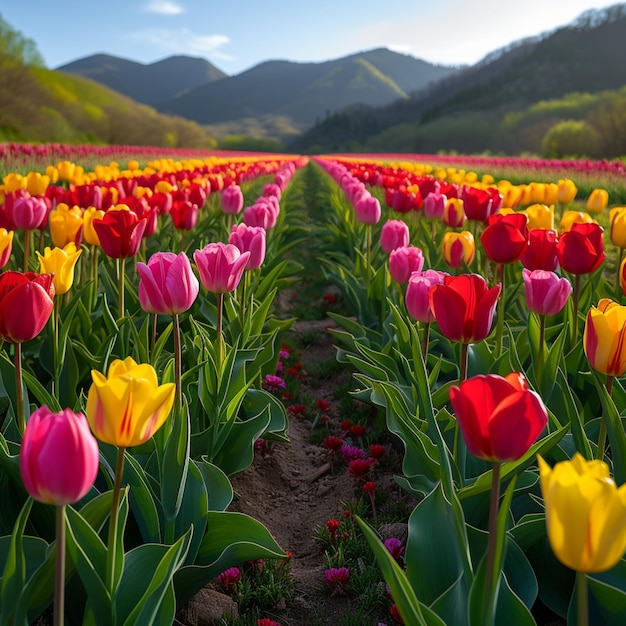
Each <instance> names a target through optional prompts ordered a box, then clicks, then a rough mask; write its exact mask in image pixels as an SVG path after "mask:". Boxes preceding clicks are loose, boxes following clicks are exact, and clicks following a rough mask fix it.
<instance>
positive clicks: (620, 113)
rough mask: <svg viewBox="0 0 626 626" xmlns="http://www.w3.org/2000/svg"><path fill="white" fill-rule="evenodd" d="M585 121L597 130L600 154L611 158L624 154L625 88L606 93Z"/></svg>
mask: <svg viewBox="0 0 626 626" xmlns="http://www.w3.org/2000/svg"><path fill="white" fill-rule="evenodd" d="M587 121H588V122H589V123H590V124H592V125H593V127H594V128H595V129H596V130H597V132H598V136H599V138H600V147H601V151H602V154H601V155H600V156H602V157H604V158H607V159H611V158H615V157H620V156H624V155H626V90H624V89H621V90H620V91H618V92H609V93H607V94H606V95H605V97H604V98H603V99H602V101H601V102H600V104H599V106H597V107H596V108H595V109H594V110H593V111H591V113H590V114H589V115H588V116H587Z"/></svg>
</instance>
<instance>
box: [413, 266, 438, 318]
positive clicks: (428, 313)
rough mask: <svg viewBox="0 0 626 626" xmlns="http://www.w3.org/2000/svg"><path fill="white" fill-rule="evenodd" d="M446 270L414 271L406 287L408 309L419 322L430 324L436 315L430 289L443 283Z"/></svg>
mask: <svg viewBox="0 0 626 626" xmlns="http://www.w3.org/2000/svg"><path fill="white" fill-rule="evenodd" d="M445 276H447V274H446V273H445V272H438V271H436V270H426V271H425V272H413V274H411V276H410V278H409V284H408V285H407V288H406V296H405V301H406V310H407V311H408V312H409V315H410V316H411V317H413V318H414V319H415V320H417V321H418V322H423V323H425V324H430V323H431V322H434V321H435V316H434V314H433V312H432V309H431V308H430V290H431V288H432V287H434V286H435V285H443V282H444V277H445Z"/></svg>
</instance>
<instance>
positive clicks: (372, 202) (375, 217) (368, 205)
mask: <svg viewBox="0 0 626 626" xmlns="http://www.w3.org/2000/svg"><path fill="white" fill-rule="evenodd" d="M354 212H355V214H356V219H357V220H359V222H361V224H378V221H379V220H380V216H381V209H380V202H379V201H378V198H375V197H374V196H372V195H370V194H369V193H368V192H367V191H366V192H365V193H364V194H361V195H360V196H359V197H358V199H357V200H356V202H355V203H354Z"/></svg>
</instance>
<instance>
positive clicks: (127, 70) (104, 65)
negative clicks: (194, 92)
mask: <svg viewBox="0 0 626 626" xmlns="http://www.w3.org/2000/svg"><path fill="white" fill-rule="evenodd" d="M56 69H57V70H59V71H62V72H69V73H71V74H78V75H79V76H82V77H84V78H90V79H91V80H95V81H97V82H99V83H101V84H103V85H106V86H107V87H110V88H111V89H114V90H115V91H118V92H119V93H121V94H124V95H125V96H128V97H129V98H132V99H133V100H135V101H136V102H142V103H143V104H149V105H151V106H155V105H157V104H158V103H159V102H163V101H166V100H170V99H172V98H174V97H176V96H178V95H180V94H181V93H184V92H186V91H189V90H190V89H194V88H195V87H198V86H199V85H203V84H205V83H209V82H212V81H216V80H220V79H222V78H225V77H226V76H227V74H225V73H224V72H222V70H220V69H218V68H217V67H215V66H214V65H212V64H211V63H209V62H208V61H206V60H205V59H199V58H194V57H188V56H172V57H168V58H167V59H162V60H161V61H156V62H155V63H150V64H148V65H145V64H143V63H137V62H136V61H130V60H128V59H121V58H119V57H114V56H110V55H108V54H95V55H93V56H89V57H85V58H83V59H78V60H77V61H73V62H72V63H67V64H66V65H62V66H61V67H58V68H56Z"/></svg>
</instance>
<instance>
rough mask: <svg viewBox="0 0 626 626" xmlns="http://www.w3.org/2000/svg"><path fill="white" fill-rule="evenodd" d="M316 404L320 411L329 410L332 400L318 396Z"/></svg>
mask: <svg viewBox="0 0 626 626" xmlns="http://www.w3.org/2000/svg"><path fill="white" fill-rule="evenodd" d="M315 405H316V406H317V408H318V409H319V410H320V411H328V409H330V402H327V401H326V400H322V399H321V398H318V399H317V400H316V401H315Z"/></svg>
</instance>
